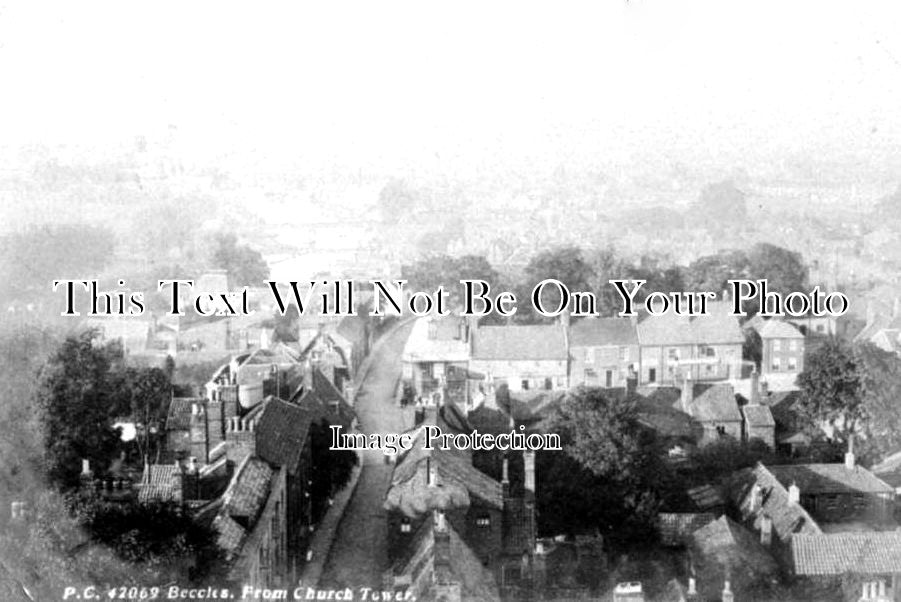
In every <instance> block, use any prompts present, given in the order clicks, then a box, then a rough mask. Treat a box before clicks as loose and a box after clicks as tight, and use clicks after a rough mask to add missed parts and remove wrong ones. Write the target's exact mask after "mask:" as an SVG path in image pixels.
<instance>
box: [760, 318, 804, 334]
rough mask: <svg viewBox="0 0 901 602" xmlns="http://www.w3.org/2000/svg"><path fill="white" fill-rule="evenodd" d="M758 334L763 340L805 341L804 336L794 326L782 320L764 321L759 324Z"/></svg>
mask: <svg viewBox="0 0 901 602" xmlns="http://www.w3.org/2000/svg"><path fill="white" fill-rule="evenodd" d="M756 329H757V334H759V335H760V338H761V339H803V338H804V335H803V334H801V331H800V330H798V329H797V328H796V327H795V326H794V325H793V324H789V323H788V322H783V321H782V320H775V319H773V320H764V321H763V323H762V324H758V325H757V327H756Z"/></svg>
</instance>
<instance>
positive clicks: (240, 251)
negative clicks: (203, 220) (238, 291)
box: [212, 232, 269, 286]
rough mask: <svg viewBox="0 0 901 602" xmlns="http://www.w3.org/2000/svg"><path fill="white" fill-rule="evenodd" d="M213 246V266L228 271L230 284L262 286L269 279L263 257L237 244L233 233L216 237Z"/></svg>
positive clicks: (267, 267) (245, 246) (253, 250)
mask: <svg viewBox="0 0 901 602" xmlns="http://www.w3.org/2000/svg"><path fill="white" fill-rule="evenodd" d="M215 245H216V246H215V249H214V251H213V257H212V261H213V265H214V266H215V267H217V268H220V269H223V270H226V271H228V276H229V279H230V282H231V284H233V285H235V286H262V284H263V282H264V281H265V280H266V279H268V278H269V266H268V265H267V264H266V261H265V260H264V259H263V255H262V254H260V252H259V251H257V250H256V249H253V248H251V247H249V246H247V245H243V244H238V236H237V235H236V234H235V233H233V232H228V233H222V234H219V235H217V236H216V243H215Z"/></svg>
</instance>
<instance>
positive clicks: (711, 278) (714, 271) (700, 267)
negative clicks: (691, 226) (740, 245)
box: [685, 250, 762, 294]
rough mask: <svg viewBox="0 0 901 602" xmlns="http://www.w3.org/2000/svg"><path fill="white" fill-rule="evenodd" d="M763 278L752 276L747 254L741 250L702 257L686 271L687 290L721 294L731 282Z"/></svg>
mask: <svg viewBox="0 0 901 602" xmlns="http://www.w3.org/2000/svg"><path fill="white" fill-rule="evenodd" d="M751 276H754V278H755V279H756V278H758V277H762V276H757V275H756V274H752V272H751V265H750V259H749V258H748V255H747V253H745V252H744V251H739V250H731V251H720V252H719V253H716V254H714V255H707V256H705V257H700V258H698V259H696V260H695V261H693V262H692V263H691V265H689V266H688V268H687V269H686V270H685V284H686V286H687V287H688V289H687V290H691V291H712V292H715V293H717V294H719V293H720V292H721V291H723V290H726V289H727V287H728V281H729V280H736V279H740V278H750V277H751Z"/></svg>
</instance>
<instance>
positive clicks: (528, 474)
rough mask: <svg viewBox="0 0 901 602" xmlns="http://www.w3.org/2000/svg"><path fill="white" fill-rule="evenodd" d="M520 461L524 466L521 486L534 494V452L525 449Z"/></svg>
mask: <svg viewBox="0 0 901 602" xmlns="http://www.w3.org/2000/svg"><path fill="white" fill-rule="evenodd" d="M522 461H523V466H524V472H525V477H524V480H523V487H524V488H525V490H526V492H531V494H532V495H533V496H534V495H535V452H534V451H532V450H526V451H524V452H523V453H522Z"/></svg>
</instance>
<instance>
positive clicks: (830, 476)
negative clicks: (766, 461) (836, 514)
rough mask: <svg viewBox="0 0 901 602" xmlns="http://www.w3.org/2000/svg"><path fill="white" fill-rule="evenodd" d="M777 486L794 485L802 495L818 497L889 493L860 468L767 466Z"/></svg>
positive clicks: (882, 482)
mask: <svg viewBox="0 0 901 602" xmlns="http://www.w3.org/2000/svg"><path fill="white" fill-rule="evenodd" d="M770 471H771V472H772V473H773V475H774V476H775V477H776V478H777V479H779V482H780V483H782V484H783V485H784V486H786V487H788V486H789V485H791V484H792V483H795V484H797V486H798V488H799V489H800V490H801V495H804V494H808V493H811V494H818V493H892V492H893V491H894V489H892V488H891V487H889V486H888V485H887V484H886V483H885V482H884V481H883V480H882V479H880V478H879V477H877V476H876V475H874V474H873V473H871V472H870V471H869V470H867V469H866V468H864V467H862V466H855V467H854V468H847V467H846V466H845V465H844V464H786V465H782V466H770Z"/></svg>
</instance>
